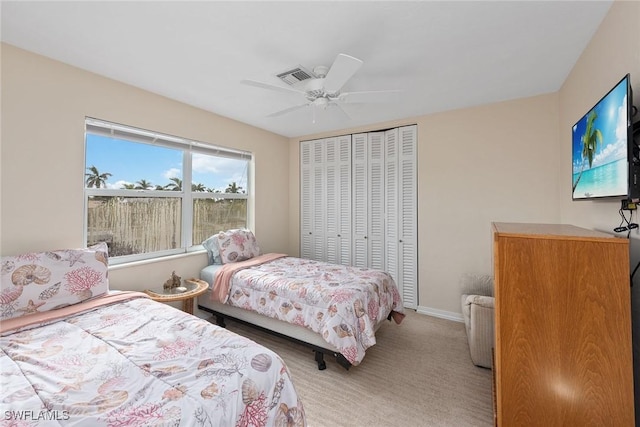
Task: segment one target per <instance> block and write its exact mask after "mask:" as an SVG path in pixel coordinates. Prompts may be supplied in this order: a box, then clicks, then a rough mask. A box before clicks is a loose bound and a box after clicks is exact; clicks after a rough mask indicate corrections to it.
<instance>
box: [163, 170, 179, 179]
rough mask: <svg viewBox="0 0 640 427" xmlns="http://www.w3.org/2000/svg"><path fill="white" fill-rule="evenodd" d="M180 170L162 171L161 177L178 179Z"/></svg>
mask: <svg viewBox="0 0 640 427" xmlns="http://www.w3.org/2000/svg"><path fill="white" fill-rule="evenodd" d="M180 172H181V171H180V169H178V168H171V169H169V170H166V171H164V173H163V174H162V176H163V177H165V178H167V179H171V178H180Z"/></svg>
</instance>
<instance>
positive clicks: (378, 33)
mask: <svg viewBox="0 0 640 427" xmlns="http://www.w3.org/2000/svg"><path fill="white" fill-rule="evenodd" d="M610 6H611V1H560V0H556V1H440V2H437V1H411V2H404V1H402V2H401V1H357V2H333V1H311V2H302V1H284V2H273V1H257V2H247V1H235V2H222V1H196V2H184V1H182V2H181V1H138V2H124V1H110V2H109V1H108V2H100V1H84V2H78V1H71V2H57V1H45V2H30V1H19V2H18V1H15V2H13V1H4V0H3V1H2V3H1V10H0V12H1V24H2V25H1V36H2V41H3V42H6V43H9V44H11V45H14V46H17V47H20V48H23V49H26V50H29V51H32V52H35V53H38V54H41V55H44V56H47V57H50V58H54V59H57V60H59V61H62V62H65V63H68V64H71V65H74V66H77V67H79V68H82V69H85V70H89V71H92V72H94V73H97V74H101V75H103V76H106V77H110V78H112V79H115V80H119V81H122V82H124V83H128V84H131V85H133V86H137V87H140V88H142V89H145V90H148V91H150V92H154V93H157V94H160V95H164V96H166V97H168V98H172V99H175V100H178V101H181V102H184V103H187V104H190V105H193V106H196V107H199V108H202V109H205V110H208V111H211V112H213V113H216V114H219V115H222V116H226V117H229V118H232V119H235V120H239V121H241V122H244V123H248V124H250V125H253V126H256V127H259V128H263V129H266V130H269V131H271V132H274V133H277V134H280V135H284V136H288V137H294V136H301V135H309V134H313V133H318V132H325V131H333V130H340V129H345V128H350V127H356V126H361V125H370V124H373V123H380V122H384V121H388V120H395V119H403V118H410V117H415V116H420V115H425V114H431V113H436V112H441V111H447V110H452V109H458V108H464V107H470V106H475V105H481V104H487V103H492V102H497V101H503V100H509V99H515V98H521V97H527V96H533V95H538V94H544V93H550V92H555V91H557V90H558V89H560V87H561V85H562V83H563V82H564V80H565V79H566V77H567V75H568V74H569V72H570V71H571V69H572V67H573V65H574V64H575V62H576V60H577V59H578V57H579V55H580V54H581V52H582V51H583V49H584V48H585V47H586V45H587V44H588V42H589V40H590V39H591V37H592V36H593V34H594V32H595V31H596V29H597V27H598V26H599V25H600V22H601V21H602V19H603V18H604V16H605V15H606V13H607V12H608V10H609V7H610ZM339 53H345V54H348V55H351V56H354V57H357V58H359V59H361V60H362V61H364V65H363V66H362V68H360V70H359V71H358V72H357V73H356V74H355V75H354V77H353V78H352V79H351V80H349V81H348V82H347V84H346V85H345V87H343V92H344V91H347V92H351V91H368V90H388V89H400V90H402V93H401V95H400V96H399V99H398V100H397V101H396V102H391V103H374V104H367V105H348V106H345V110H347V112H348V113H349V116H350V117H351V118H350V119H348V118H346V117H345V116H344V115H342V114H339V111H337V110H336V109H335V108H329V109H327V110H324V111H322V110H320V111H318V114H317V116H316V122H315V123H313V121H312V110H313V108H302V109H300V110H298V111H296V112H294V113H290V114H286V115H283V116H279V117H266V116H267V115H268V114H270V113H273V112H275V111H279V110H282V109H285V108H288V107H291V106H293V105H297V104H301V103H303V102H304V97H302V95H296V94H287V93H280V92H275V91H269V90H266V89H261V88H256V87H251V86H247V85H243V84H241V83H240V81H241V80H243V79H252V80H258V81H262V82H266V83H271V84H275V85H283V86H286V85H285V84H284V83H282V82H281V81H280V80H279V79H278V78H276V77H275V75H276V74H277V73H279V72H282V71H284V70H287V69H289V68H292V67H295V66H298V65H302V66H304V67H306V68H309V69H313V67H315V66H316V65H326V66H330V65H331V64H332V63H333V60H334V59H335V57H336V55H337V54H339Z"/></svg>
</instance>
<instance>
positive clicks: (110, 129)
mask: <svg viewBox="0 0 640 427" xmlns="http://www.w3.org/2000/svg"><path fill="white" fill-rule="evenodd" d="M87 134H94V135H102V136H106V137H110V138H117V139H122V140H126V141H131V142H138V143H143V144H149V145H156V146H160V147H168V148H173V149H178V150H181V151H182V164H183V167H182V174H183V176H182V191H158V190H129V189H117V190H113V189H107V188H87V186H86V183H85V180H84V179H83V184H82V185H83V188H84V220H83V239H84V242H85V244H86V243H87V239H88V232H87V229H88V209H89V203H88V201H89V198H90V197H91V196H110V197H117V196H120V197H146V198H150V197H160V198H181V199H182V203H181V205H182V212H181V215H182V224H181V227H182V229H181V233H180V234H181V244H180V247H179V248H176V249H169V250H165V251H156V252H147V253H142V254H132V255H123V256H118V257H110V258H109V264H110V265H116V264H123V263H127V262H134V261H141V260H149V259H156V258H161V257H165V256H170V255H178V254H184V253H188V252H193V251H198V250H203V247H202V244H201V243H196V244H194V242H193V241H192V232H193V200H194V199H243V200H246V201H247V227H249V226H250V225H249V221H250V219H251V218H253V215H252V211H253V206H252V203H251V202H252V199H253V197H252V194H251V192H252V189H251V182H252V179H251V176H250V174H251V170H252V168H251V165H252V164H253V154H252V153H251V152H248V151H242V150H235V149H231V148H227V147H222V146H216V145H212V144H207V143H204V142H200V141H194V140H190V139H186V138H181V137H177V136H173V135H167V134H162V133H159V132H153V131H149V130H145V129H140V128H136V127H132V126H127V125H122V124H118V123H112V122H108V121H105V120H100V119H95V118H91V117H85V134H84V149H85V158H86V143H87ZM196 153H199V154H205V155H208V156H217V157H226V158H232V159H239V160H247V161H248V164H249V167H248V168H247V183H246V188H244V190H245V192H244V193H210V192H198V191H191V181H192V179H191V178H192V164H191V163H192V162H191V155H192V154H196ZM85 163H86V161H85ZM84 166H85V170H84V172H83V178H84V177H85V173H86V167H87V165H86V164H85V165H84Z"/></svg>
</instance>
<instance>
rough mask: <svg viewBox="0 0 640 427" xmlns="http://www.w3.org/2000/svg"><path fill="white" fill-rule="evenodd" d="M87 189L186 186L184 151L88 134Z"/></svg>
mask: <svg viewBox="0 0 640 427" xmlns="http://www.w3.org/2000/svg"><path fill="white" fill-rule="evenodd" d="M86 167H87V169H86V170H85V186H86V187H87V188H109V189H121V188H128V189H138V190H139V189H143V190H161V189H167V190H175V189H178V188H180V187H181V186H182V176H183V175H182V150H178V149H174V148H168V147H160V146H156V145H150V144H141V143H138V142H131V141H126V140H123V139H117V138H109V137H105V136H101V135H94V134H91V133H88V134H87V141H86Z"/></svg>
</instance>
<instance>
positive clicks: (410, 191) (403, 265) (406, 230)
mask: <svg viewBox="0 0 640 427" xmlns="http://www.w3.org/2000/svg"><path fill="white" fill-rule="evenodd" d="M417 137H418V136H417V126H416V125H412V126H404V127H401V128H399V129H398V142H399V145H398V151H397V156H398V163H397V164H398V189H399V191H398V193H397V194H398V209H399V210H398V222H397V224H398V227H397V230H398V279H397V282H398V283H399V285H398V286H400V294H401V296H402V301H403V303H404V305H405V307H409V308H417V307H418V176H417V173H418V172H417V158H418V156H417V145H418V144H417Z"/></svg>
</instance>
